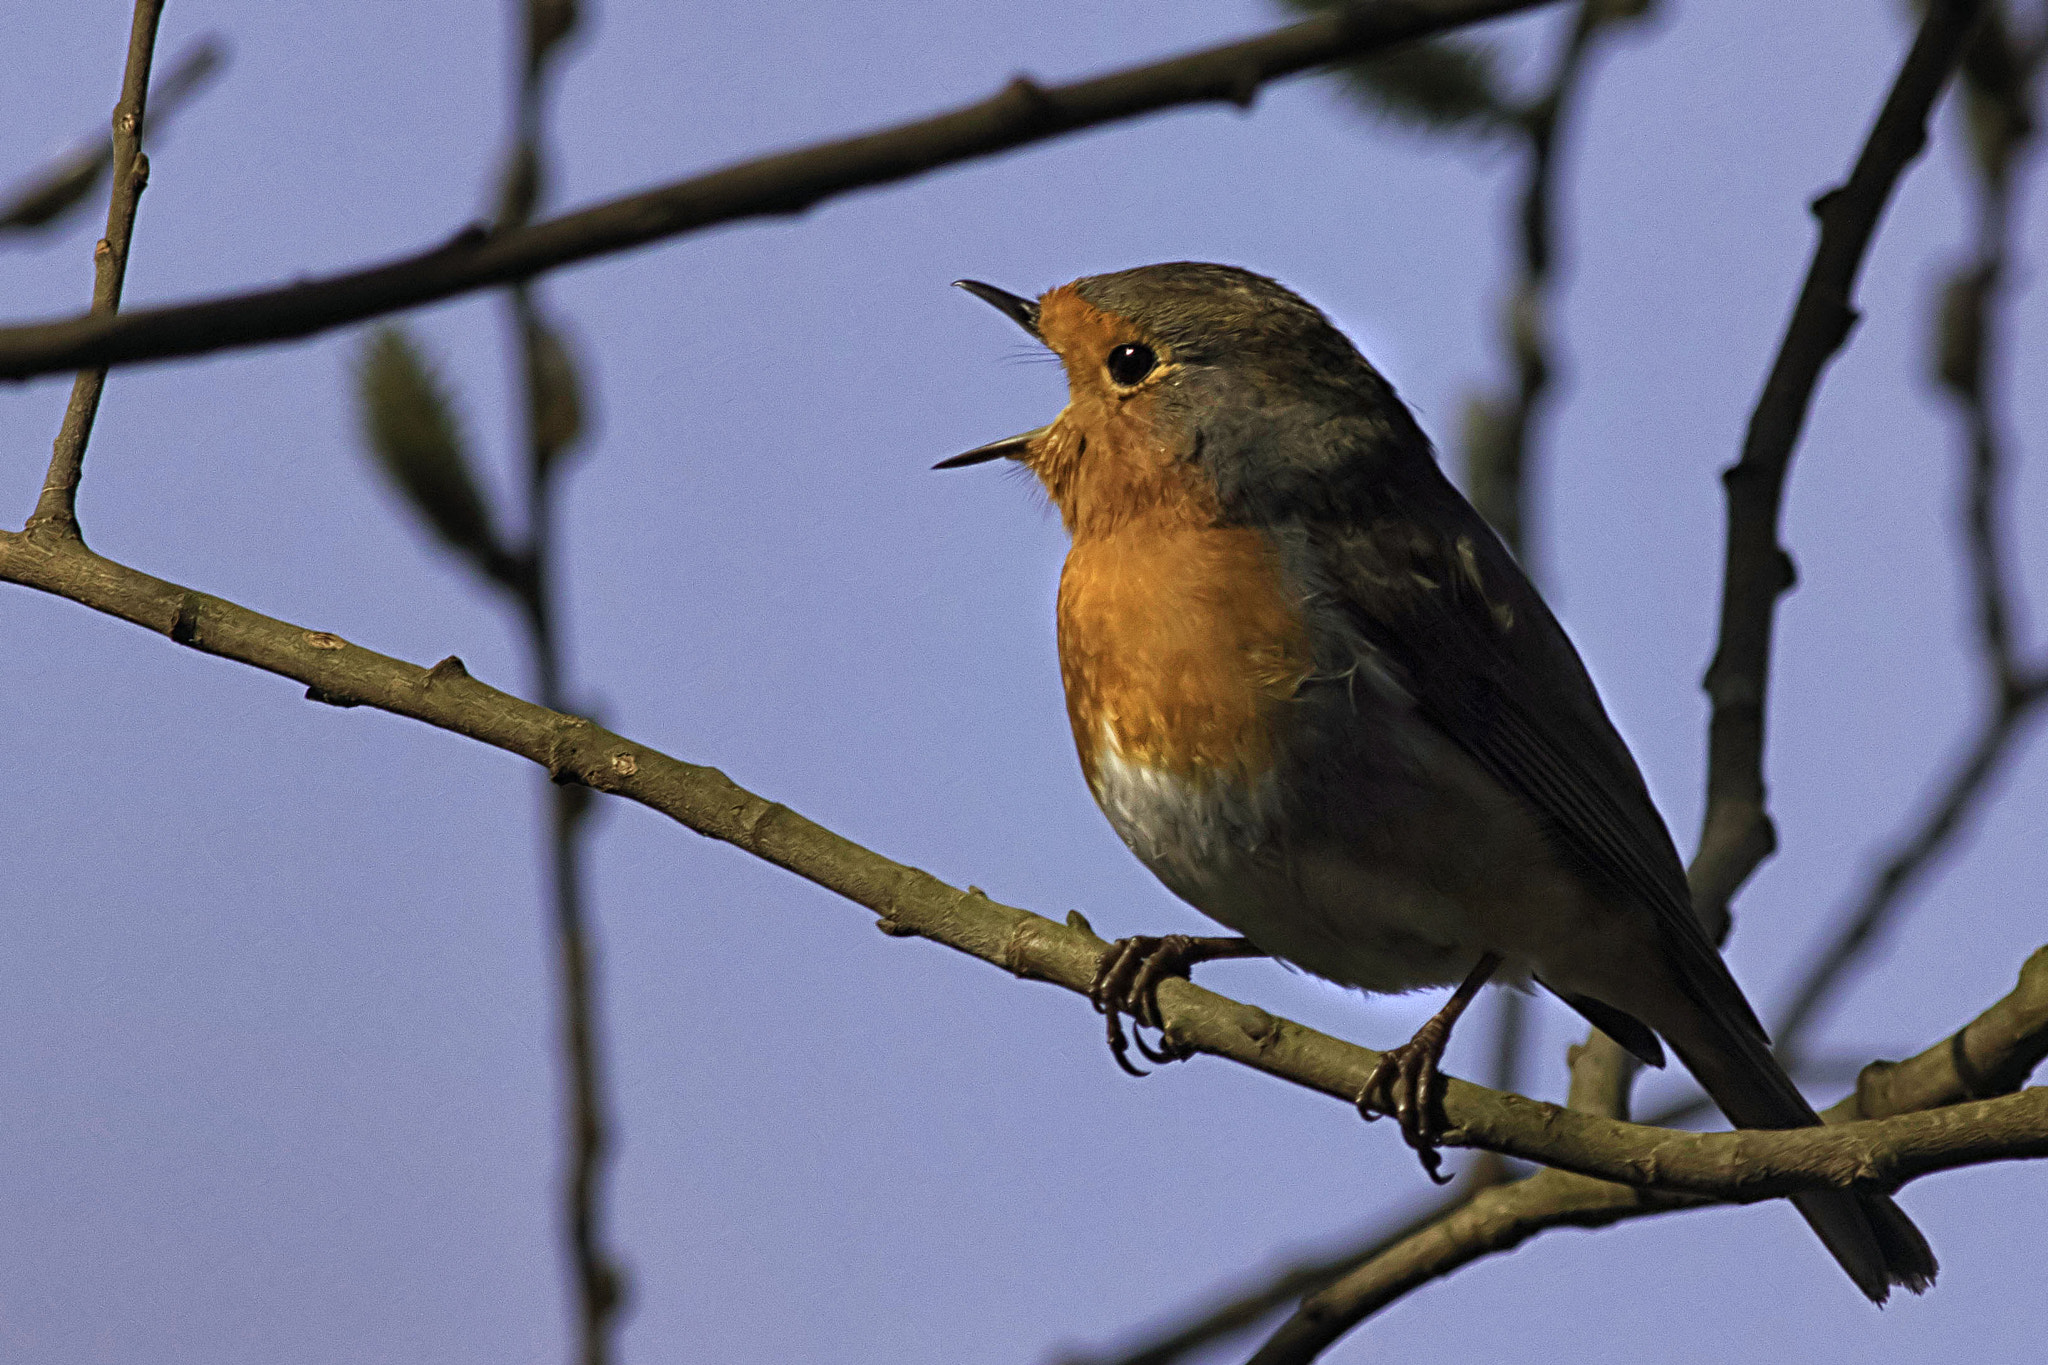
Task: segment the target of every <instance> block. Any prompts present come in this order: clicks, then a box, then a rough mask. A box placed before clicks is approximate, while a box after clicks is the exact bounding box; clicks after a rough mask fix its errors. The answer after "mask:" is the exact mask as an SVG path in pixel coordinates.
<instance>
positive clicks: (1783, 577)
mask: <svg viewBox="0 0 2048 1365" xmlns="http://www.w3.org/2000/svg"><path fill="white" fill-rule="evenodd" d="M1777 549H1778V591H1779V592H1780V593H1788V592H1790V591H1792V589H1794V588H1796V587H1798V586H1799V564H1798V562H1797V561H1796V560H1794V559H1793V558H1792V552H1791V551H1790V550H1788V549H1786V548H1785V547H1784V546H1782V545H1780V546H1778V547H1777Z"/></svg>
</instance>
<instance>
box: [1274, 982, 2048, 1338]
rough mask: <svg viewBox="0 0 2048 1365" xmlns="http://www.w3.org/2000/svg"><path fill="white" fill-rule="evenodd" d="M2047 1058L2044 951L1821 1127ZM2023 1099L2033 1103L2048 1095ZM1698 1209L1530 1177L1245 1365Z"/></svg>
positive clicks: (1458, 1213)
mask: <svg viewBox="0 0 2048 1365" xmlns="http://www.w3.org/2000/svg"><path fill="white" fill-rule="evenodd" d="M2044 1055H2048V948H2043V949H2041V950H2039V951H2037V952H2035V953H2034V955H2033V956H2032V957H2029V958H2028V959H2027V961H2026V964H2025V965H2024V966H2022V967H2021V968H2020V978H2019V984H2018V985H2017V986H2016V987H2014V989H2013V991H2012V992H2011V993H2010V994H2008V995H2007V996H2005V998H2003V999H2002V1000H2000V1001H1998V1003H1997V1004H1995V1005H1993V1006H1992V1007H1991V1008H1990V1009H1988V1010H1986V1011H1984V1013H1982V1014H1980V1015H1979V1016H1977V1018H1976V1019H1974V1020H1972V1021H1971V1022H1970V1023H1969V1024H1967V1025H1966V1026H1964V1027H1963V1028H1962V1029H1960V1030H1958V1031H1957V1032H1956V1033H1954V1034H1952V1035H1951V1036H1949V1037H1948V1038H1945V1039H1943V1040H1942V1041H1941V1042H1939V1043H1936V1044H1935V1045H1934V1046H1933V1047H1930V1048H1928V1049H1927V1050H1926V1051H1924V1052H1922V1053H1920V1054H1919V1055H1918V1056H1916V1057H1914V1058H1912V1059H1911V1060H1909V1061H1905V1062H1898V1063H1891V1062H1873V1063H1872V1064H1871V1065H1870V1066H1868V1067H1865V1068H1864V1071H1863V1075H1862V1077H1861V1078H1860V1079H1859V1081H1858V1084H1857V1089H1856V1093H1854V1094H1852V1095H1850V1096H1849V1097H1848V1098H1847V1099H1845V1100H1843V1101H1842V1102H1841V1103H1840V1104H1837V1105H1835V1106H1834V1107H1833V1108H1831V1109H1828V1110H1827V1111H1825V1112H1824V1113H1823V1114H1822V1115H1821V1118H1822V1121H1823V1122H1826V1123H1847V1122H1851V1121H1854V1120H1858V1119H1882V1118H1889V1117H1892V1116H1894V1115H1899V1114H1909V1113H1914V1112H1916V1111H1919V1110H1923V1109H1930V1108H1933V1107H1934V1106H1937V1105H1946V1104H1952V1103H1954V1102H1956V1101H1957V1100H1958V1099H1961V1098H1965V1097H1971V1096H1977V1095H1986V1094H1991V1093H1995V1092H1994V1090H1993V1087H1995V1086H2002V1087H2004V1088H2005V1089H2006V1090H2011V1089H2015V1088H2017V1087H2018V1086H2019V1085H2020V1084H2021V1083H2022V1082H2023V1081H2025V1080H2026V1078H2027V1076H2028V1075H2029V1074H2030V1073H2031V1072H2032V1070H2033V1068H2034V1067H2035V1066H2036V1065H2038V1064H2039V1063H2040V1061H2041V1059H2042V1057H2043V1056H2044ZM2027 1093H2028V1094H2029V1095H2031V1096H2035V1097H2039V1096H2041V1095H2043V1094H2044V1093H2048V1092H2044V1091H2040V1090H2034V1091H2029V1092H2027ZM1806 1131H1808V1132H1815V1131H1817V1130H1813V1129H1808V1130H1806ZM1700 1202H1701V1201H1698V1200H1695V1199H1690V1198H1687V1197H1685V1196H1683V1195H1676V1194H1668V1193H1663V1192H1658V1191H1650V1190H1644V1189H1639V1188H1632V1187H1630V1186H1626V1185H1617V1184H1611V1183H1608V1182H1605V1181H1599V1180H1592V1179H1588V1178H1587V1177H1585V1176H1582V1175H1574V1174H1572V1173H1570V1172H1567V1171H1560V1170H1545V1171H1538V1172H1537V1173H1536V1174H1535V1175H1533V1176H1531V1177H1529V1178H1528V1179H1527V1180H1522V1181H1518V1182H1516V1183H1514V1184H1512V1185H1504V1186H1501V1187H1499V1188H1496V1189H1490V1190H1484V1191H1481V1192H1480V1193H1479V1194H1478V1195H1477V1196H1475V1197H1474V1198H1473V1199H1472V1200H1471V1201H1470V1202H1469V1203H1467V1204H1466V1205H1465V1206H1464V1207H1462V1208H1459V1209H1456V1210H1455V1211H1453V1212H1452V1213H1450V1214H1449V1215H1448V1216H1447V1217H1445V1218H1444V1219H1443V1220H1442V1221H1441V1222H1440V1223H1438V1224H1436V1225H1434V1226H1431V1227H1426V1228H1423V1229H1420V1230H1418V1231H1417V1232H1415V1233H1414V1234H1413V1235H1411V1236H1409V1237H1408V1238H1406V1239H1404V1240H1403V1241H1401V1242H1399V1243H1397V1244H1395V1245H1394V1246H1391V1247H1389V1248H1388V1249H1387V1250H1386V1251H1385V1252H1384V1253H1383V1254H1382V1255H1380V1256H1378V1257H1375V1258H1374V1259H1372V1260H1370V1261H1368V1262H1366V1263H1365V1264H1363V1265H1361V1266H1359V1267H1358V1268H1357V1269H1355V1270H1353V1271H1352V1272H1351V1273H1349V1274H1348V1275H1345V1276H1344V1277H1342V1278H1341V1279H1339V1280H1337V1281H1335V1282H1334V1283H1332V1284H1331V1285H1329V1286H1328V1287H1327V1288H1325V1289H1323V1290H1321V1291H1319V1292H1317V1293H1315V1294H1312V1295H1310V1296H1309V1297H1308V1298H1307V1299H1305V1300H1304V1301H1303V1302H1302V1306H1301V1308H1300V1310H1299V1311H1297V1312H1296V1313H1295V1315H1294V1316H1293V1317H1291V1318H1289V1319H1288V1321H1287V1322H1286V1323H1285V1324H1284V1325H1283V1326H1282V1327H1281V1329H1280V1331H1279V1332H1277V1333H1275V1334H1274V1336H1273V1337H1272V1338H1271V1339H1270V1340H1268V1341H1267V1342H1266V1344H1265V1345H1264V1346H1263V1347H1262V1348H1261V1349H1260V1351H1259V1353H1258V1354H1257V1355H1256V1356H1254V1357H1253V1358H1252V1365H1306V1363H1307V1362H1309V1361H1312V1360H1314V1359H1315V1358H1316V1357H1317V1356H1318V1355H1320V1354H1321V1353H1322V1352H1323V1351H1324V1350H1326V1349H1328V1347H1329V1346H1330V1345H1331V1343H1333V1342H1335V1341H1337V1340H1338V1339H1339V1338H1340V1337H1342V1336H1343V1335H1344V1334H1345V1333H1346V1332H1349V1331H1350V1330H1351V1329H1352V1328H1353V1327H1356V1326H1357V1325H1358V1324H1359V1323H1360V1322H1362V1321H1364V1320H1365V1319H1366V1318H1368V1317H1370V1316H1372V1315H1373V1314H1374V1313H1376V1312H1378V1311H1379V1310H1380V1309H1382V1308H1384V1307H1386V1306H1387V1305H1389V1304H1391V1303H1394V1302H1396V1301H1397V1300H1399V1299H1401V1298H1402V1297H1403V1296H1405V1295H1406V1294H1408V1293H1410V1292H1411V1291H1413V1290H1415V1289H1418V1288H1420V1287H1421V1286H1423V1285H1425V1284H1428V1283H1430V1282H1432V1281H1434V1280H1439V1279H1442V1278H1443V1277H1444V1276H1446V1275H1448V1274H1450V1273H1451V1272H1453V1271H1455V1270H1457V1269H1459V1268H1460V1267H1462V1266H1465V1265H1469V1264H1470V1263H1471V1262H1473V1261H1476V1260H1478V1259H1479V1258H1480V1257H1482V1256H1493V1255H1498V1254H1500V1253H1502V1252H1505V1251H1512V1250H1513V1249H1514V1248H1516V1247H1518V1246H1520V1245H1521V1244H1522V1243H1523V1242H1525V1241H1527V1240H1529V1238H1531V1237H1533V1236H1535V1235H1536V1234H1538V1233H1540V1232H1544V1231H1547V1230H1549V1229H1550V1228H1556V1227H1577V1228H1599V1227H1607V1226H1610V1225H1611V1224H1614V1223H1619V1222H1624V1221H1627V1220H1629V1219H1633V1218H1642V1217H1647V1216H1649V1215H1652V1214H1658V1213H1668V1212H1671V1211H1673V1210H1677V1209H1685V1208H1693V1207H1696V1206H1697V1205H1698V1204H1699V1203H1700Z"/></svg>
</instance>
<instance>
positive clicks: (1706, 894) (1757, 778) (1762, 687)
mask: <svg viewBox="0 0 2048 1365" xmlns="http://www.w3.org/2000/svg"><path fill="white" fill-rule="evenodd" d="M1982 10H1983V4H1982V0H1933V3H1931V4H1929V6H1928V8H1927V14H1926V18H1925V19H1924V20H1923V21H1922V23H1921V25H1920V29H1919V32H1918V33H1917V34H1916V35H1915V37H1914V39H1913V46H1912V49H1911V50H1910V51H1909V52H1908V53H1907V55H1906V60H1905V63H1904V65H1903V66H1902V67H1901V68H1900V69H1899V75H1898V79H1897V80H1896V81H1895V82H1894V83H1893V85H1892V89H1891V93H1890V95H1888V96H1887V97H1886V99H1885V102H1884V107H1883V108H1882V109H1881V110H1880V111H1879V112H1878V116H1877V122H1876V124H1875V125H1874V126H1873V127H1872V128H1871V130H1870V136H1869V138H1868V139H1867V140H1866V141H1865V142H1864V144H1863V151H1862V154H1861V155H1859V156H1858V157H1857V159H1856V165H1855V168H1854V169H1853V170H1851V171H1850V173H1849V179H1848V180H1847V181H1846V182H1845V183H1844V184H1842V185H1840V186H1839V187H1837V188H1835V189H1833V190H1830V191H1828V192H1827V193H1826V194H1823V195H1822V196H1821V197H1820V198H1819V199H1817V200H1815V201H1814V205H1813V210H1814V214H1815V215H1816V216H1817V217H1818V218H1819V219H1820V240H1819V241H1818V242H1817V243H1816V244H1815V246H1814V252H1813V260H1812V263H1811V265H1810V266H1809V267H1808V269H1807V274H1806V282H1805V284H1804V286H1803V287H1802V288H1801V289H1800V291H1799V299H1798V302H1797V303H1796V304H1794V305H1793V309H1792V316H1791V319H1790V321H1789V322H1788V323H1787V324H1786V327H1785V337H1784V340H1783V342H1782V343H1781V344H1780V346H1779V348H1778V356H1777V359H1776V361H1775V362H1774V363H1773V364H1772V366H1771V372H1770V376H1769V377H1768V378H1767V379H1766V380H1765V381H1764V387H1763V392H1762V394H1761V395H1759V397H1758V399H1757V404H1756V410H1755V412H1754V413H1753V414H1752V415H1751V417H1750V422H1749V430H1748V432H1747V434H1746V435H1745V437H1744V439H1743V445H1742V458H1741V459H1740V460H1739V461H1738V462H1737V463H1736V464H1735V465H1734V466H1733V467H1731V468H1730V469H1729V470H1728V471H1727V472H1726V473H1725V474H1724V475H1723V476H1722V480H1723V482H1724V483H1725V484H1726V486H1727V491H1728V540H1727V560H1726V573H1725V577H1724V579H1723V583H1722V590H1721V625H1720V643H1719V645H1718V647H1717V648H1716V649H1715V652H1714V661H1713V664H1712V666H1710V667H1709V668H1708V669H1707V675H1706V679H1705V682H1704V686H1705V688H1706V691H1707V695H1708V697H1709V698H1710V699H1711V701H1712V704H1713V718H1712V720H1711V722H1710V724H1709V732H1708V757H1707V809H1706V818H1705V822H1704V825H1703V827H1702V829H1701V831H1700V843H1699V854H1698V857H1697V858H1696V859H1695V862H1694V870H1695V874H1696V875H1695V878H1694V883H1693V885H1694V899H1695V904H1696V907H1697V908H1698V910H1699V912H1700V917H1701V918H1702V919H1703V920H1705V921H1706V923H1707V926H1708V931H1709V933H1710V934H1712V935H1713V936H1715V937H1717V938H1718V937H1719V936H1720V934H1721V933H1722V932H1723V931H1725V927H1726V923H1727V915H1728V903H1729V901H1730V900H1731V899H1732V898H1733V897H1734V895H1735V892H1736V890H1737V889H1738V888H1740V887H1741V885H1742V884H1743V883H1744V882H1745V881H1747V880H1748V879H1749V876H1750V874H1751V873H1752V872H1754V871H1755V870H1756V868H1757V866H1758V865H1759V864H1760V863H1762V862H1763V860H1764V859H1766V858H1768V857H1769V856H1770V855H1771V853H1772V851H1773V850H1774V849H1775V848H1776V847H1777V834H1776V831H1775V830H1774V829H1773V827H1772V825H1771V817H1770V814H1769V812H1768V810H1767V808H1766V805H1765V791H1764V703H1765V699H1766V697H1767V695H1768V692H1769V684H1770V655H1771V630H1772V626H1773V624H1774V619H1775V615H1776V612H1777V604H1778V598H1779V597H1780V596H1781V595H1782V594H1783V593H1784V592H1785V591H1786V590H1788V589H1789V588H1790V587H1791V586H1792V583H1793V579H1794V571H1793V567H1792V559H1791V556H1790V555H1788V554H1787V553H1786V552H1785V548H1784V546H1782V545H1780V544H1779V543H1778V512H1779V507H1780V505H1781V502H1782V497H1783V493H1784V488H1785V474H1786V470H1787V469H1788V467H1789V466H1790V464H1791V460H1792V450H1793V447H1794V446H1795V445H1796V444H1797V443H1798V440H1799V433H1800V429H1801V428H1802V427H1803V426H1804V425H1805V422H1806V413H1807V410H1808V407H1809V406H1810V404H1811V402H1812V399H1813V392H1814V388H1815V386H1816V385H1817V384H1818V383H1819V380H1820V374H1821V371H1822V369H1824V368H1825V367H1826V366H1827V364H1828V362H1829V361H1830V360H1832V359H1833V358H1834V356H1835V353H1836V352H1837V351H1839V350H1840V349H1841V347H1842V344H1843V343H1844V342H1845V341H1846V340H1847V339H1848V336H1849V332H1850V330H1851V328H1853V327H1854V325H1855V322H1856V312H1855V309H1854V307H1853V306H1852V303H1851V300H1852V299H1853V297H1854V294H1855V288H1856V277H1857V275H1858V274H1860V273H1861V271H1862V267H1863V257H1864V254H1865V251H1866V249H1867V248H1868V247H1869V245H1870V240H1871V237H1872V236H1873V235H1874V234H1875V232H1876V230H1877V221H1878V219H1879V217H1881V216H1882V215H1883V213H1884V207H1885V204H1886V203H1887V202H1888V201H1889V199H1890V197H1891V192H1892V188H1893V186H1894V185H1896V184H1897V183H1898V179H1899V176H1900V174H1901V173H1902V172H1903V171H1904V170H1905V168H1906V167H1907V166H1908V165H1910V164H1911V163H1912V162H1913V160H1914V159H1915V158H1917V157H1918V156H1919V155H1920V152H1921V150H1922V149H1923V148H1924V147H1925V146H1926V145H1927V115H1928V111H1929V110H1930V109H1931V108H1932V107H1933V105H1934V101H1935V99H1936V97H1938V96H1939V95H1940V94H1941V91H1942V87H1943V86H1945V85H1946V84H1947V83H1948V77H1949V73H1950V72H1951V71H1952V70H1953V69H1954V67H1955V64H1956V60H1957V58H1958V56H1959V55H1960V54H1961V52H1962V48H1963V43H1964V40H1965V39H1966V38H1967V37H1968V36H1969V33H1970V29H1971V27H1972V26H1973V25H1974V24H1975V23H1976V21H1977V19H1978V16H1979V15H1980V13H1981V12H1982Z"/></svg>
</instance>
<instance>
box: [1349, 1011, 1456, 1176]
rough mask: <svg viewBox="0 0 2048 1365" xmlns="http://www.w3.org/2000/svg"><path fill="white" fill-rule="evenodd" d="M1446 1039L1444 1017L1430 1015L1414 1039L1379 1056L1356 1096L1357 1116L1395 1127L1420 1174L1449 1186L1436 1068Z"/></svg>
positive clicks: (1440, 1081) (1448, 1031)
mask: <svg viewBox="0 0 2048 1365" xmlns="http://www.w3.org/2000/svg"><path fill="white" fill-rule="evenodd" d="M1450 1038H1451V1029H1450V1025H1449V1024H1447V1023H1445V1022H1444V1021H1443V1016H1441V1015H1434V1016H1431V1018H1430V1021H1429V1022H1428V1023H1426V1024H1424V1025H1423V1026H1422V1027H1421V1028H1420V1029H1419V1030H1417V1031H1416V1034H1415V1036H1414V1037H1413V1038H1411V1039H1409V1040H1408V1041H1407V1042H1405V1043H1403V1044H1401V1046H1399V1047H1397V1048H1390V1049H1388V1050H1387V1051H1385V1052H1382V1053H1381V1054H1380V1060H1379V1064H1378V1065H1377V1066H1375V1067H1373V1069H1372V1074H1371V1075H1370V1076H1367V1077H1366V1078H1365V1086H1364V1088H1362V1089H1361V1090H1360V1091H1359V1092H1358V1115H1359V1117H1360V1118H1362V1119H1364V1120H1365V1121H1366V1122H1368V1123H1370V1122H1372V1121H1373V1120H1374V1119H1377V1118H1379V1117H1381V1116H1382V1115H1386V1116H1389V1117H1392V1118H1393V1119H1394V1120H1395V1121H1396V1122H1398V1123H1399V1124H1400V1125H1401V1137H1402V1140H1403V1141H1405V1142H1406V1143H1407V1144H1408V1145H1409V1147H1411V1148H1413V1149H1414V1151H1415V1155H1416V1156H1417V1157H1418V1158H1420V1159H1421V1161H1422V1169H1423V1171H1424V1173H1425V1174H1427V1175H1428V1176H1429V1178H1430V1179H1431V1180H1432V1181H1434V1182H1436V1183H1437V1184H1439V1185H1448V1184H1450V1183H1451V1178H1450V1177H1449V1176H1447V1175H1445V1174H1444V1173H1443V1164H1444V1159H1443V1156H1442V1154H1441V1153H1439V1152H1438V1151H1437V1143H1438V1142H1439V1141H1440V1140H1441V1139H1442V1138H1443V1134H1444V1127H1445V1123H1444V1105H1443V1089H1444V1077H1443V1072H1441V1071H1439V1070H1438V1069H1437V1063H1438V1062H1440V1061H1442V1060H1443V1055H1444V1045H1445V1044H1446V1043H1448V1042H1449V1041H1450Z"/></svg>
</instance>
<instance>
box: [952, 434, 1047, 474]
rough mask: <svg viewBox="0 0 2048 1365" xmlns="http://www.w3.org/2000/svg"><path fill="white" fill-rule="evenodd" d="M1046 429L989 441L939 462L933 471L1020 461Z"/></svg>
mask: <svg viewBox="0 0 2048 1365" xmlns="http://www.w3.org/2000/svg"><path fill="white" fill-rule="evenodd" d="M1045 433H1046V428H1044V427H1039V428H1037V429H1036V430H1034V431H1027V432H1025V433H1024V434H1023V435H1021V436H1005V437H1004V438H1003V439H1002V440H1000V441H990V442H989V443H988V444H987V445H985V446H976V447H975V448H974V449H972V450H968V451H963V452H961V453H960V454H958V455H955V456H953V457H952V458H951V459H949V460H940V461H939V462H938V463H937V464H935V465H933V466H932V468H933V469H965V468H966V467H967V466H968V465H971V464H987V463H988V462H989V461H990V460H1021V459H1023V458H1024V457H1025V456H1026V455H1028V454H1030V453H1031V443H1032V442H1033V441H1035V440H1037V439H1038V438H1039V437H1041V436H1043V435H1045Z"/></svg>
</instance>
